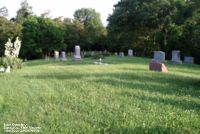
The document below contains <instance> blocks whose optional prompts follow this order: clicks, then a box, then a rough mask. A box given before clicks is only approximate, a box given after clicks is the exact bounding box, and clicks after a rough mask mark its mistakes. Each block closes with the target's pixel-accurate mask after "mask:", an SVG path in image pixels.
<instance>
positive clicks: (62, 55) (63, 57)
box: [61, 51, 67, 61]
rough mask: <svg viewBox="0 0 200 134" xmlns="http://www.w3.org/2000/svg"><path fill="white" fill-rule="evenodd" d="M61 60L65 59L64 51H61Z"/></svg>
mask: <svg viewBox="0 0 200 134" xmlns="http://www.w3.org/2000/svg"><path fill="white" fill-rule="evenodd" d="M61 60H62V61H66V60H67V59H66V53H65V52H64V51H62V52H61Z"/></svg>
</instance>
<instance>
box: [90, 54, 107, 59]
mask: <svg viewBox="0 0 200 134" xmlns="http://www.w3.org/2000/svg"><path fill="white" fill-rule="evenodd" d="M92 58H93V59H99V58H101V59H104V56H103V54H95V55H94V56H92Z"/></svg>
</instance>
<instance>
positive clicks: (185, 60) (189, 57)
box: [184, 56, 194, 64]
mask: <svg viewBox="0 0 200 134" xmlns="http://www.w3.org/2000/svg"><path fill="white" fill-rule="evenodd" d="M184 62H185V63H189V64H194V57H191V56H185V57H184Z"/></svg>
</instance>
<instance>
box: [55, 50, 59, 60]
mask: <svg viewBox="0 0 200 134" xmlns="http://www.w3.org/2000/svg"><path fill="white" fill-rule="evenodd" d="M54 58H55V60H59V52H58V51H54Z"/></svg>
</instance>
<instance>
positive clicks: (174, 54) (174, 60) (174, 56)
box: [171, 50, 182, 64]
mask: <svg viewBox="0 0 200 134" xmlns="http://www.w3.org/2000/svg"><path fill="white" fill-rule="evenodd" d="M171 62H172V64H182V61H181V58H180V51H179V50H173V51H172V60H171Z"/></svg>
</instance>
